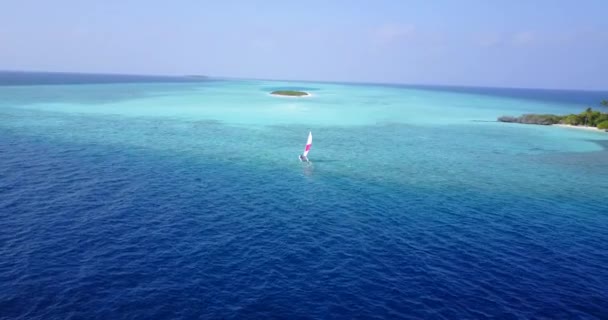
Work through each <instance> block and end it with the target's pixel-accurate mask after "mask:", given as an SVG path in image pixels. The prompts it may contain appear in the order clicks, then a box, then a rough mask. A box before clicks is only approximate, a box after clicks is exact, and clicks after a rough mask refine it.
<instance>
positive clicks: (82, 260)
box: [0, 85, 608, 319]
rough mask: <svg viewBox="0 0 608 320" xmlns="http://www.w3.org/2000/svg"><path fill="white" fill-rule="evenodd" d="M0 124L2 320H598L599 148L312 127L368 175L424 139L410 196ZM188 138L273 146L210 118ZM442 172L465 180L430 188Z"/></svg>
mask: <svg viewBox="0 0 608 320" xmlns="http://www.w3.org/2000/svg"><path fill="white" fill-rule="evenodd" d="M275 87H277V88H278V87H285V86H283V85H276V86H275ZM296 87H300V86H296ZM311 87H315V86H311ZM113 88H114V89H113V90H116V88H115V87H113ZM188 88H189V87H188ZM315 88H316V87H315ZM41 90H42V91H45V90H49V89H48V87H41ZM103 90H109V89H102V91H101V92H103ZM122 90H124V92H129V91H130V90H128V89H124V88H123V89H122ZM147 90H148V91H150V90H152V89H150V88H148V89H147ZM184 90H185V89H184ZM152 91H154V90H152ZM318 91H319V92H321V93H322V91H323V90H322V89H319V90H318ZM51 92H52V90H51ZM62 92H63V91H62ZM124 92H123V93H119V94H118V96H121V97H122V94H124ZM179 92H181V91H179ZM47 93H48V92H47ZM64 94H65V92H63V93H61V94H59V93H58V94H57V96H54V97H61V99H65V98H66V97H65V95H64ZM141 94H143V92H142V93H141ZM137 96H138V97H139V94H138V95H137ZM70 97H73V96H72V95H70ZM77 97H78V99H72V100H70V101H74V102H77V103H84V102H82V101H81V100H82V99H85V98H86V97H84V96H77ZM98 98H99V97H95V99H94V100H95V101H98V102H99V99H98ZM20 99H21V98H19V99H16V100H14V101H16V102H14V103H22V104H28V103H30V102H29V101H24V100H20ZM40 99H48V96H44V97H42V98H40ZM61 99H60V98H57V99H55V100H53V99H50V100H49V101H55V102H56V101H59V100H61ZM111 100H112V99H110V100H108V101H111ZM101 101H102V102H103V101H106V100H103V99H102V100H101ZM91 107H95V105H94V104H93V105H91ZM0 117H2V118H0V119H1V120H0V124H1V126H0V231H1V232H0V318H6V319H252V318H257V319H353V318H357V319H397V318H409V319H421V318H424V319H473V318H478V319H484V318H499V319H606V318H608V304H607V303H606V301H608V271H607V269H606V266H608V245H607V244H608V204H606V201H605V198H603V196H605V195H606V193H607V192H608V190H607V188H606V186H607V184H606V183H605V181H606V179H608V169H607V168H608V156H607V155H608V151H607V150H606V146H607V144H606V142H605V141H600V142H598V145H599V146H601V148H603V149H604V150H600V151H592V152H561V151H551V150H550V149H551V148H552V147H547V148H548V151H547V150H545V151H546V152H545V151H543V152H537V150H532V151H530V152H529V153H527V154H524V155H521V154H519V153H517V154H513V155H509V154H508V151H509V150H508V148H503V147H501V146H502V143H505V141H506V140H500V139H501V137H500V136H501V135H502V134H499V133H502V132H503V131H492V130H494V129H486V130H485V131H483V132H485V134H486V135H485V136H480V135H479V133H478V131H475V129H471V128H475V127H459V126H451V127H449V128H445V129H442V130H434V131H433V130H430V129H426V128H410V127H409V126H405V125H398V124H392V125H382V126H356V127H352V128H351V127H336V128H324V132H325V135H326V136H327V137H326V138H325V139H326V141H327V140H329V139H331V136H332V134H333V135H334V137H333V139H334V142H335V144H336V145H337V144H338V143H339V142H340V141H341V140H339V139H338V138H336V137H337V136H338V134H344V135H345V136H350V137H355V136H356V134H357V133H362V135H364V137H363V138H364V139H363V140H361V141H359V140H354V142H353V141H352V140H351V142H353V143H357V144H362V145H364V146H365V149H366V150H369V151H368V152H369V154H365V155H364V156H363V157H367V158H369V159H370V160H369V161H378V162H377V163H383V161H386V160H385V159H394V158H392V157H393V155H392V154H391V152H394V150H396V147H393V148H392V149H391V148H385V147H384V146H383V147H382V148H380V147H374V145H373V143H371V142H376V141H379V140H386V139H387V137H393V138H394V139H395V140H394V141H389V142H385V143H387V144H389V145H391V144H393V145H395V146H396V145H398V144H403V143H404V142H403V141H405V143H407V139H413V137H414V136H416V135H421V136H423V137H424V139H427V140H424V141H428V142H427V145H425V146H423V147H419V148H420V149H415V150H416V151H417V152H422V151H424V150H427V151H428V153H427V154H426V155H425V157H424V158H408V161H411V162H410V164H411V166H415V167H417V169H416V168H414V170H413V171H412V172H414V173H411V174H412V175H415V176H413V177H411V179H414V178H416V179H418V178H422V180H416V181H417V182H416V183H413V182H412V183H406V182H411V181H413V180H408V179H410V178H408V177H402V176H401V175H400V172H398V171H395V172H393V173H389V174H386V173H385V172H382V171H386V170H387V168H391V164H390V163H389V164H386V166H382V167H381V168H378V169H374V168H373V167H365V168H364V169H365V170H357V169H356V167H355V168H352V169H344V168H351V167H350V166H353V165H356V164H353V163H352V161H351V162H350V163H344V162H343V161H341V159H340V157H339V156H334V157H325V158H323V157H321V156H317V159H318V160H316V159H315V158H313V162H314V161H315V160H316V161H317V162H316V163H315V166H314V167H313V168H307V167H301V166H299V165H298V164H296V165H294V166H291V167H290V166H278V165H276V164H275V163H264V162H263V161H262V162H256V157H258V155H256V154H253V153H250V152H247V153H248V156H245V155H243V154H242V153H240V152H239V151H238V150H232V151H228V152H227V153H228V154H232V157H229V156H225V155H224V153H222V152H224V151H222V150H220V148H229V146H224V145H220V146H216V145H214V144H209V145H205V146H207V149H206V150H201V151H200V152H198V151H197V152H194V151H192V150H191V149H192V147H191V145H188V144H186V143H185V142H184V141H185V140H187V139H190V137H189V136H180V135H178V133H179V134H182V131H177V129H175V128H173V127H170V125H176V124H175V123H174V122H172V121H174V120H162V121H161V120H154V119H152V120H151V119H148V118H136V119H124V118H121V117H114V118H108V117H104V116H97V115H93V116H89V115H72V114H70V115H62V114H53V113H50V112H46V113H45V112H42V111H40V112H36V111H22V110H20V109H11V108H8V109H5V110H2V109H0ZM41 119H42V120H41ZM34 120H35V121H34ZM43 120H44V121H48V122H51V123H55V122H56V123H58V125H57V126H56V127H50V126H48V127H47V126H42V125H41V123H42V122H36V121H43ZM28 121H31V122H28ZM22 122H23V123H26V125H23V126H20V125H14V124H15V123H22ZM177 124H179V125H183V124H182V123H177ZM110 127H111V128H110ZM108 128H109V129H108ZM503 129H504V128H503V127H500V128H498V129H496V130H503ZM180 130H181V129H180ZM184 130H186V129H184ZM188 130H194V131H195V132H197V133H199V131H196V130H202V131H200V132H201V133H202V134H200V135H199V134H197V135H196V136H197V137H199V139H200V140H205V139H219V140H221V141H224V140H222V139H226V141H232V140H233V141H234V143H238V142H237V141H236V140H238V139H241V140H245V143H247V142H249V140H248V139H249V138H248V137H247V136H248V135H252V134H253V135H258V136H259V137H260V138H259V139H260V140H261V141H264V142H265V143H266V141H268V140H272V139H269V138H265V137H266V136H265V134H264V133H263V132H265V131H262V133H259V132H258V131H250V130H252V129H250V128H239V127H234V128H232V127H230V126H225V125H223V124H221V123H215V122H209V123H206V122H205V123H202V122H201V123H195V124H194V125H193V127H192V128H191V129H188ZM188 130H186V131H188ZM256 130H259V129H256ZM270 130H271V131H269V133H268V136H270V137H273V134H274V133H275V131H272V130H279V131H276V132H281V133H285V132H291V131H288V129H285V128H284V127H280V128H273V129H270ZM70 131H73V132H72V133H70ZM87 131H90V132H87ZM318 131H321V130H318ZM83 132H84V133H83ZM242 132H245V133H246V134H245V133H242ZM255 132H258V133H255ZM315 132H316V131H315ZM433 132H435V133H433ZM69 134H72V135H73V138H66V137H69ZM214 134H215V135H216V136H215V137H214V136H213V135H214ZM492 134H495V135H496V136H495V137H491V135H492ZM138 135H139V136H138ZM173 135H177V137H175V136H173ZM514 135H515V134H514ZM114 137H121V138H123V139H132V140H133V141H135V142H136V141H140V140H142V139H150V140H153V142H146V143H141V144H137V143H134V142H133V143H126V142H125V143H121V142H120V141H119V142H116V139H114ZM223 137H228V138H223ZM274 137H275V138H273V139H274V140H273V142H274V143H275V144H277V145H279V144H280V143H281V141H282V140H281V137H280V136H278V135H277V136H274ZM298 137H299V136H298ZM450 137H456V138H454V139H455V140H449V139H450ZM514 138H515V137H514ZM163 139H166V140H163ZM429 139H430V140H429ZM433 139H437V140H433ZM458 139H472V140H470V141H473V142H475V143H478V144H479V145H480V146H485V145H486V144H487V145H489V146H492V143H491V142H487V141H493V139H494V140H495V141H497V142H496V145H495V146H494V149H492V150H484V149H483V148H482V147H479V149H475V148H471V149H463V153H464V155H463V157H464V158H462V159H465V160H466V161H471V160H472V159H476V158H479V157H481V159H482V161H480V162H476V163H470V164H466V163H465V164H463V163H459V159H461V158H458V159H455V160H451V159H450V158H449V156H455V155H456V154H457V152H456V151H455V149H458V148H462V146H463V145H465V143H464V142H463V141H469V140H458ZM484 139H487V140H484ZM319 140H320V142H319V144H320V145H321V146H323V140H322V138H320V139H319ZM251 141H253V140H251ZM315 141H317V140H315ZM366 141H370V144H369V145H365V142H366ZM441 141H448V142H445V143H442V142H441ZM509 141H510V140H509ZM130 142H131V141H130ZM315 143H316V142H315ZM459 143H463V144H462V145H460V144H459ZM466 143H469V142H466ZM319 144H315V147H316V146H318V145H319ZM450 144H455V147H454V146H451V145H450ZM267 145H271V144H267ZM325 145H326V146H328V145H329V143H327V142H325ZM475 147H477V146H475ZM327 148H328V147H327ZM414 148H416V146H414V145H409V146H407V147H406V149H408V150H412V149H414ZM534 148H536V147H534ZM202 149H205V148H202ZM345 149H346V148H345ZM315 150H316V149H314V150H313V151H315ZM522 150H523V149H522ZM263 152H265V151H264V150H261V151H260V153H263ZM383 152H384V153H383ZM216 154H221V155H222V156H216ZM318 154H320V153H317V155H318ZM446 155H447V156H446ZM397 156H398V157H409V156H408V154H406V153H404V154H401V155H397ZM260 157H261V156H260ZM374 157H377V158H374ZM292 158H294V160H295V156H293V157H292ZM362 160H363V159H362ZM465 160H463V161H462V162H464V161H465ZM372 163H373V162H372ZM514 163H517V164H518V166H515V165H514ZM450 168H453V170H455V171H463V170H465V171H467V173H462V172H453V173H452V174H451V175H450V176H448V177H447V179H446V180H445V181H444V180H440V181H439V182H437V181H435V180H433V179H437V177H436V176H434V175H433V173H434V172H433V169H435V170H438V171H440V172H444V171H443V170H448V171H445V172H449V170H450ZM509 170H512V172H511V173H510V174H509V172H508V171H509ZM416 171H420V172H419V173H415V172H416ZM505 171H506V172H505ZM353 172H356V173H357V174H356V175H355V174H354V173H353ZM488 174H489V175H488ZM551 175H553V177H552V176H551ZM467 176H468V178H467ZM528 176H530V177H532V178H530V180H524V179H526V177H528ZM391 177H392V178H394V179H389V178H391ZM425 177H427V178H428V181H426V182H427V183H424V182H425V180H424V178H425ZM463 177H464V178H463ZM488 177H489V178H488ZM510 177H514V178H510ZM569 177H571V178H569ZM465 178H466V179H465ZM461 179H462V180H461ZM518 179H519V180H521V181H522V182H521V183H520V182H518V181H519V180H518ZM594 179H597V180H594ZM431 180H432V181H431ZM563 180H567V183H564V184H560V181H563Z"/></svg>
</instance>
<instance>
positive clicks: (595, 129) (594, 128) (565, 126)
mask: <svg viewBox="0 0 608 320" xmlns="http://www.w3.org/2000/svg"><path fill="white" fill-rule="evenodd" d="M553 126H555V127H562V128H572V129H579V130H587V131H596V132H606V130H602V129H598V128H596V127H585V126H573V125H570V124H554V125H553Z"/></svg>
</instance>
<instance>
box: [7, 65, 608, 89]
mask: <svg viewBox="0 0 608 320" xmlns="http://www.w3.org/2000/svg"><path fill="white" fill-rule="evenodd" d="M11 72H12V73H46V74H73V75H98V76H131V77H150V78H153V77H159V78H196V77H199V78H207V79H217V80H255V81H289V82H307V83H332V84H353V85H387V86H391V85H393V86H395V85H397V86H412V87H416V86H419V87H443V88H461V89H465V88H477V89H506V90H508V89H514V90H544V91H579V92H600V93H608V88H607V89H573V88H548V87H544V88H543V87H517V86H484V85H471V84H439V83H435V84H432V83H406V82H382V81H371V82H368V81H356V80H354V81H353V80H301V79H287V78H283V79H273V78H258V77H235V76H210V75H201V74H182V75H169V74H138V73H117V72H87V71H41V70H7V69H0V73H11Z"/></svg>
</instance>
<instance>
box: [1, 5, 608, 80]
mask: <svg viewBox="0 0 608 320" xmlns="http://www.w3.org/2000/svg"><path fill="white" fill-rule="evenodd" d="M0 2H1V3H0V70H29V71H61V72H93V73H127V74H155V75H163V74H166V75H192V74H198V75H208V76H212V77H233V78H257V79H286V80H311V81H347V82H380V83H406V84H438V85H459V86H489V87H524V88H555V89H566V88H567V89H586V90H608V19H607V18H606V12H608V1H606V0H597V1H596V0H578V1H562V0H552V1H550V0H534V1H528V0H510V1H507V0H505V1H503V0H491V1H488V0H486V1H482V0H459V1H457V0H435V1H414V0H412V1H408V0H374V1H371V0H368V1H359V0H350V1H347V0H333V1H332V0H325V1H323V0H309V1H290V0H283V1H276V0H258V1H253V0H252V1H245V0H243V1H237V0H222V1H206V0H199V1H196V0H173V1H160V0H147V1H146V0H122V1H121V0H105V1H92V0H53V1H39V0H0Z"/></svg>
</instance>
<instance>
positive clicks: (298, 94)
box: [270, 90, 310, 97]
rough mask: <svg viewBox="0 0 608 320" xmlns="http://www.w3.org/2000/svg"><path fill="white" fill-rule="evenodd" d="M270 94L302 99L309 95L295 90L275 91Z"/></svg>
mask: <svg viewBox="0 0 608 320" xmlns="http://www.w3.org/2000/svg"><path fill="white" fill-rule="evenodd" d="M270 94H274V95H277V96H289V97H304V96H308V95H310V94H309V93H308V92H304V91H297V90H277V91H273V92H271V93H270Z"/></svg>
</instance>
